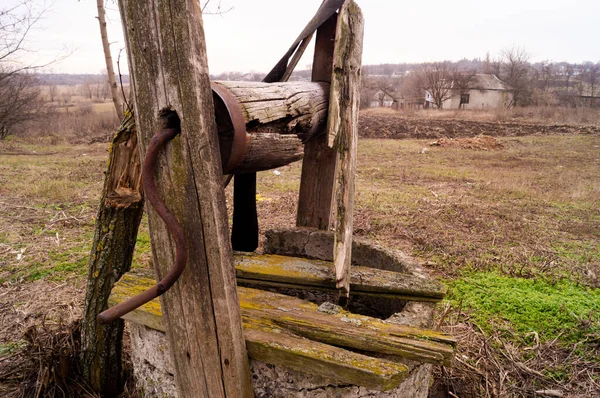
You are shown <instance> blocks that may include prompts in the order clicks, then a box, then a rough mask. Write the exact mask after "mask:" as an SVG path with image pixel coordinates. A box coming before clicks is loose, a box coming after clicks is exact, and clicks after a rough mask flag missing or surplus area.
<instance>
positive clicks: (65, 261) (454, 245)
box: [0, 126, 600, 397]
mask: <svg viewBox="0 0 600 398" xmlns="http://www.w3.org/2000/svg"><path fill="white" fill-rule="evenodd" d="M113 127H114V126H113ZM496 140H497V141H498V142H499V143H500V144H501V145H502V147H501V148H499V149H497V150H493V151H491V150H490V151H480V150H473V149H466V148H462V147H458V148H448V147H441V146H440V147H429V146H428V143H430V142H431V140H430V139H429V140H361V142H360V146H359V171H358V175H357V200H356V215H355V233H356V234H357V235H360V236H364V237H368V238H371V239H374V240H376V241H378V242H380V243H383V244H385V245H388V246H394V247H399V248H401V249H404V250H406V251H408V252H411V253H414V254H416V255H417V256H419V257H421V258H422V259H423V260H424V262H425V263H426V266H427V267H428V268H429V270H430V271H431V273H432V274H433V275H435V276H436V277H438V278H442V279H444V280H446V281H448V282H452V281H455V280H461V278H463V277H464V275H465V272H470V273H475V274H477V273H485V272H489V271H493V272H497V273H499V275H503V276H508V277H524V278H530V279H535V280H538V279H539V280H547V281H550V282H552V281H557V280H560V279H563V278H568V279H569V280H572V281H575V282H577V283H579V284H580V286H588V287H589V288H590V289H597V288H598V286H599V281H598V274H599V273H600V233H599V231H600V210H599V208H600V206H599V205H600V180H599V179H598V175H600V157H599V155H598V153H600V136H599V135H597V134H585V135H576V134H575V135H572V134H563V135H545V136H526V137H519V138H496ZM57 142H59V143H61V142H63V141H62V140H57ZM50 143H51V140H49V139H47V141H44V139H43V138H42V139H35V140H33V139H31V138H28V137H25V138H21V139H12V140H8V141H3V142H0V225H1V229H0V306H1V308H2V311H1V314H0V320H1V325H2V333H0V348H2V351H0V374H4V370H5V369H6V366H7V365H6V363H8V362H6V361H10V360H9V359H6V358H8V357H9V356H10V355H13V354H14V353H16V352H17V350H19V349H22V348H23V347H26V344H29V343H27V340H26V339H25V338H24V336H25V334H24V333H25V331H26V330H27V329H28V328H29V327H30V326H34V325H38V326H40V325H42V324H44V321H43V319H44V318H45V319H46V321H45V325H46V326H48V325H51V326H52V327H51V328H50V329H53V328H55V327H58V326H59V325H61V324H63V325H69V324H70V320H72V319H73V318H77V316H78V314H79V312H78V311H79V307H80V306H81V292H82V290H83V285H84V280H85V274H86V264H87V256H88V255H89V253H88V251H89V245H90V243H91V240H92V236H91V234H92V231H93V222H94V216H95V213H96V208H97V201H98V198H99V192H100V188H101V185H102V180H103V171H104V168H105V165H106V163H105V162H106V158H107V152H106V150H107V145H106V144H94V145H78V146H77V145H76V146H66V145H62V144H61V145H49V144H50ZM424 147H427V148H428V150H427V151H426V152H425V153H422V152H423V148H424ZM279 171H280V173H281V174H280V175H276V174H274V173H273V172H263V173H260V174H259V187H258V192H259V195H260V196H259V201H258V211H259V217H260V222H261V229H262V230H263V231H264V230H266V229H268V228H271V227H275V226H292V225H294V220H295V209H296V204H297V192H298V187H299V182H300V164H299V163H298V164H294V165H290V166H286V167H283V168H280V169H279ZM227 194H228V198H229V201H231V190H230V188H228V191H227ZM148 251H149V242H148V233H147V226H145V225H144V226H143V227H142V231H141V233H140V235H139V238H138V251H137V253H136V257H135V258H136V260H135V261H136V262H146V261H147V260H148ZM581 289H583V287H581ZM40 297H44V298H45V300H40V299H39V298H40ZM56 303H58V305H57V304H56ZM445 305H446V306H447V307H443V308H448V311H447V312H446V313H445V315H444V317H443V319H442V321H441V322H440V323H441V325H442V327H443V328H444V329H445V330H447V331H451V332H453V333H455V335H456V336H457V337H458V339H459V352H458V359H459V360H458V362H457V366H456V368H455V369H454V370H445V371H444V372H443V373H442V372H440V373H439V374H438V376H439V378H438V381H439V383H440V384H443V385H444V388H445V389H446V391H451V392H452V393H454V394H456V393H457V392H458V391H461V392H462V393H463V395H460V396H461V397H464V396H468V392H469V389H472V391H473V392H474V394H475V395H473V396H485V394H487V395H488V396H497V397H500V396H533V395H534V394H535V392H534V391H539V390H560V391H562V393H563V394H564V396H593V392H594V391H598V386H597V383H598V380H599V377H600V375H599V370H598V363H597V361H596V362H594V361H593V360H592V361H591V360H590V359H589V356H590V354H591V353H593V352H594V351H593V350H594V347H596V348H595V349H596V350H597V347H598V340H597V336H596V337H595V339H596V340H594V337H590V338H589V339H588V341H583V340H581V341H573V342H567V341H564V339H562V338H558V339H556V340H554V339H550V340H543V337H542V338H541V341H540V342H539V345H536V344H535V342H533V343H532V340H531V337H527V336H524V335H523V334H522V333H520V332H516V331H515V330H516V329H511V327H512V326H511V325H509V324H508V321H504V322H505V323H507V325H506V328H504V329H502V331H501V330H500V329H498V330H491V331H489V330H485V327H484V326H485V325H484V326H482V325H480V324H479V323H478V321H477V319H478V318H477V317H475V311H477V309H476V308H471V309H467V308H460V306H457V305H456V304H455V302H454V301H452V300H450V301H448V302H447V303H446V304H445ZM61 319H62V322H61V321H60V320H61ZM596 319H597V318H594V317H592V318H590V320H589V322H592V323H593V322H596ZM480 327H481V330H480ZM61 330H65V329H64V328H63V329H61ZM506 330H508V331H511V330H512V336H511V334H510V333H508V332H506ZM591 330H596V329H593V328H592V329H591ZM61 333H62V332H59V333H58V335H60V336H66V335H64V334H61ZM541 333H542V332H541V331H540V335H542V334H541ZM51 334H52V333H50V335H51ZM46 335H48V334H44V336H46ZM60 336H59V337H60ZM44 338H46V337H44ZM61 339H62V338H58V340H52V341H55V342H56V344H54V343H51V342H50V341H49V340H43V341H45V342H46V343H44V344H50V345H51V346H54V347H60V346H61V344H62V343H61V342H64V340H61ZM52 344H54V345H52ZM594 344H595V345H594ZM40 352H41V351H40ZM463 362H464V363H463ZM519 364H522V365H523V366H521V365H519ZM563 364H566V365H565V366H564V370H563V374H560V375H559V374H554V373H552V374H547V373H545V370H546V369H552V370H553V372H554V371H556V369H558V368H559V366H560V365H563ZM536 372H537V373H536ZM538 373H539V374H541V375H542V376H540V375H539V374H538ZM11 383H12V382H9V381H7V379H6V378H3V379H2V380H0V385H1V386H2V387H1V388H5V390H1V389H0V391H8V390H6V388H8V389H10V386H13V387H14V384H11ZM458 386H468V387H469V388H463V389H462V390H460V389H459V388H458ZM13 390H14V388H13ZM13 390H11V391H13ZM578 394H579V395H578ZM586 394H587V395H586Z"/></svg>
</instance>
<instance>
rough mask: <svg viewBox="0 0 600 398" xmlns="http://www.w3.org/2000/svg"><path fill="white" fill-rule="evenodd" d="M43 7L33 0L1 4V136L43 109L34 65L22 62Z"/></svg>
mask: <svg viewBox="0 0 600 398" xmlns="http://www.w3.org/2000/svg"><path fill="white" fill-rule="evenodd" d="M44 11H45V10H44V9H40V8H37V7H36V6H35V4H34V2H33V0H21V1H19V2H17V3H14V4H12V5H10V6H6V7H4V8H0V139H3V138H5V137H6V136H8V135H9V134H11V133H12V132H14V131H16V130H15V129H18V128H20V127H22V126H23V125H24V124H25V123H27V122H29V121H32V120H34V119H36V118H37V117H38V116H39V115H40V114H41V113H42V112H43V103H42V100H41V90H40V88H39V87H37V86H36V85H35V83H36V82H35V77H34V76H33V75H32V73H31V72H32V71H33V70H34V69H35V68H36V66H35V65H29V64H26V63H24V62H22V59H21V55H22V53H23V52H25V51H26V49H25V42H26V39H27V37H28V34H29V32H30V31H31V29H32V28H33V26H34V25H35V24H36V23H37V22H38V21H39V20H40V18H41V16H42V14H43V13H44Z"/></svg>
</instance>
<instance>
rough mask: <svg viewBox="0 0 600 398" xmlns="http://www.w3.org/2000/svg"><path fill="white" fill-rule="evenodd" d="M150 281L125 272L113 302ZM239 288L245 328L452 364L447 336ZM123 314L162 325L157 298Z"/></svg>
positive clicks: (452, 343) (149, 277)
mask: <svg viewBox="0 0 600 398" xmlns="http://www.w3.org/2000/svg"><path fill="white" fill-rule="evenodd" d="M144 272H146V273H145V274H144ZM153 283H154V280H153V279H152V275H151V274H150V272H149V271H138V274H133V273H129V274H126V275H125V276H124V277H123V278H122V279H121V281H119V283H118V284H117V285H116V286H115V288H114V289H113V293H112V295H111V298H110V303H111V304H117V303H119V302H120V301H122V300H125V299H126V298H127V297H131V296H133V295H135V294H136V293H137V292H139V291H141V290H143V289H146V288H148V287H149V286H151V285H152V284H153ZM238 292H239V298H240V307H241V312H242V318H243V319H242V320H243V326H244V330H246V329H248V328H251V327H256V325H257V324H261V325H263V326H264V325H268V326H269V327H270V328H271V329H270V330H271V332H272V333H284V332H285V333H287V334H291V335H294V336H295V337H304V338H307V339H309V340H311V341H312V342H313V343H314V344H325V345H332V346H337V347H341V348H343V347H347V348H351V349H353V350H360V351H363V352H376V353H384V354H389V355H397V356H401V357H404V358H408V359H413V360H417V361H421V362H426V363H434V364H440V365H446V366H449V365H451V362H452V357H453V352H454V346H455V344H456V342H455V340H454V339H453V338H452V336H450V335H447V334H443V333H438V332H434V331H430V330H423V329H419V328H414V327H409V326H403V325H396V324H392V323H386V322H385V321H382V320H380V319H375V318H371V317H368V316H363V315H356V314H352V313H349V312H347V311H344V310H341V309H339V310H338V311H336V312H335V313H326V312H321V311H320V310H319V307H318V306H317V305H316V304H314V303H311V302H308V301H304V300H300V299H298V298H295V297H289V296H285V295H282V294H278V293H273V292H266V291H263V290H258V289H251V288H244V287H239V288H238ZM124 318H125V319H127V320H130V321H133V322H136V323H140V324H143V325H146V326H149V327H152V328H155V329H157V330H162V331H164V330H165V327H164V325H163V323H162V311H161V308H160V303H159V301H158V300H154V301H153V302H150V303H148V304H146V305H144V306H142V307H140V308H139V309H137V310H135V311H133V312H131V313H129V314H127V315H126V316H125V317H124ZM263 331H264V329H263ZM245 337H246V343H247V344H251V343H252V337H251V335H248V334H246V336H245ZM291 349H292V348H290V350H291ZM292 351H293V350H292ZM263 355H264V354H263ZM274 355H275V354H274ZM287 355H294V354H293V353H286V358H287ZM250 356H251V357H252V355H250ZM275 357H276V356H274V358H275ZM304 361H306V359H304Z"/></svg>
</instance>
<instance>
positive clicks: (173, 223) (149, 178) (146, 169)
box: [97, 128, 188, 323]
mask: <svg viewBox="0 0 600 398" xmlns="http://www.w3.org/2000/svg"><path fill="white" fill-rule="evenodd" d="M179 131H180V130H179V129H178V128H165V129H163V130H160V131H158V132H157V133H156V134H154V136H153V137H152V139H150V143H149V144H148V149H147V150H146V156H145V157H144V165H143V167H142V184H143V186H144V194H145V195H146V198H147V199H148V202H150V205H152V207H154V210H155V211H156V213H157V214H158V215H159V217H160V218H162V220H163V221H164V222H165V225H166V227H167V229H168V230H169V232H171V235H172V237H173V240H174V241H175V263H174V264H173V266H172V267H171V269H170V270H169V272H167V274H166V275H165V277H164V278H163V279H162V280H161V281H160V282H158V284H156V285H155V286H153V287H152V288H150V289H148V290H146V291H145V292H143V293H140V294H138V295H137V296H135V297H132V298H130V299H128V300H126V301H123V302H122V303H120V304H117V305H115V306H114V307H111V308H109V309H107V310H106V311H104V312H102V313H100V314H99V315H98V317H97V319H98V321H99V322H101V323H108V322H112V321H114V320H115V319H118V318H120V317H122V316H123V315H125V314H127V313H129V312H131V311H133V310H135V309H136V308H138V307H140V306H142V305H144V304H146V303H147V302H149V301H151V300H153V299H155V298H156V297H158V296H160V295H161V294H163V293H164V292H166V291H167V290H169V288H170V287H171V286H173V284H174V283H175V282H176V281H177V279H179V276H180V275H181V273H182V272H183V270H184V269H185V264H186V263H187V257H188V250H187V242H186V240H185V234H184V232H183V228H182V227H181V225H180V224H179V222H178V221H177V219H176V218H175V216H174V215H173V213H171V211H170V210H169V209H168V208H167V206H166V205H165V203H164V202H163V201H162V199H161V198H160V196H159V195H158V192H157V190H156V184H155V183H154V168H155V165H156V159H157V158H158V153H159V152H160V150H161V148H163V147H164V145H165V144H166V143H167V142H168V141H170V140H172V139H173V138H174V137H175V136H176V135H177V134H179Z"/></svg>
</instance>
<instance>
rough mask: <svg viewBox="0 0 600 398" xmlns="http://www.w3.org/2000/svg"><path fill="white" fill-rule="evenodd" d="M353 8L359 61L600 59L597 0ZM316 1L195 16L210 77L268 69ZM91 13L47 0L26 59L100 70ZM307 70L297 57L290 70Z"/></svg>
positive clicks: (89, 1) (79, 5)
mask: <svg viewBox="0 0 600 398" xmlns="http://www.w3.org/2000/svg"><path fill="white" fill-rule="evenodd" d="M4 1H7V2H12V1H13V0H3V1H2V2H3V3H4ZM40 1H42V0H40ZM140 1H143V0H140ZM357 2H358V4H359V5H360V6H361V8H362V9H363V13H364V16H365V42H364V56H363V64H379V63H398V62H422V61H438V60H459V59H461V58H477V57H481V58H483V57H485V55H486V53H487V52H489V53H490V54H491V55H492V56H494V55H496V54H498V53H499V52H500V51H501V50H502V49H503V48H506V47H511V46H514V45H516V46H521V47H523V48H525V49H526V50H527V51H528V52H529V53H530V54H531V55H532V60H533V61H542V60H551V61H563V60H565V61H571V62H581V61H585V60H589V61H593V62H598V61H600V45H599V44H598V31H599V28H600V1H599V0H504V1H494V2H491V1H486V0H455V1H450V0H427V1H414V0H412V1H408V0H406V1H400V0H357ZM212 3H217V0H212ZM320 3H321V0H222V7H223V8H224V9H228V8H230V7H232V8H233V9H232V10H231V11H229V12H227V13H226V14H224V15H221V16H219V15H205V17H204V24H205V30H206V36H207V46H208V57H209V67H210V71H211V73H221V72H225V71H243V72H249V71H257V72H267V71H268V70H269V69H270V68H271V67H272V66H273V65H274V64H275V63H276V62H277V60H279V58H280V57H281V56H282V55H283V53H284V52H285V51H286V50H287V48H288V47H289V45H290V44H291V42H292V41H293V40H294V39H295V38H296V36H297V35H298V34H299V33H300V31H301V30H302V28H303V27H304V25H305V24H306V23H307V22H308V20H309V19H310V18H311V17H312V15H313V14H314V12H315V11H316V10H317V8H318V6H319V5H320ZM108 12H109V38H110V40H111V42H113V44H112V49H113V54H114V56H115V58H116V54H117V53H118V51H119V49H120V48H122V47H124V46H125V45H124V43H123V38H122V33H121V24H120V21H119V15H118V10H117V6H116V5H114V4H113V5H111V4H110V3H109V10H108ZM95 15H96V2H95V1H93V0H80V1H77V0H54V3H53V4H52V5H51V7H50V10H49V11H48V12H47V13H46V15H45V18H44V20H43V21H41V22H40V24H39V25H38V27H37V29H36V30H35V31H34V32H33V33H32V35H31V37H30V42H29V43H28V46H29V47H30V48H32V49H34V50H35V51H36V52H35V53H33V54H30V55H29V56H30V57H35V58H36V59H47V58H49V57H52V56H53V54H56V53H57V52H59V51H61V49H63V48H65V47H66V48H69V49H71V51H72V55H71V56H69V57H68V58H67V59H65V60H64V61H62V62H60V63H59V64H55V65H53V66H52V68H51V71H52V72H57V73H99V72H100V70H101V69H103V64H104V61H103V56H102V48H101V45H100V37H99V32H98V23H97V20H96V19H95ZM308 63H310V59H305V60H303V61H301V63H300V65H299V67H300V68H303V67H304V66H305V65H306V64H308ZM122 67H123V66H122Z"/></svg>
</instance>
